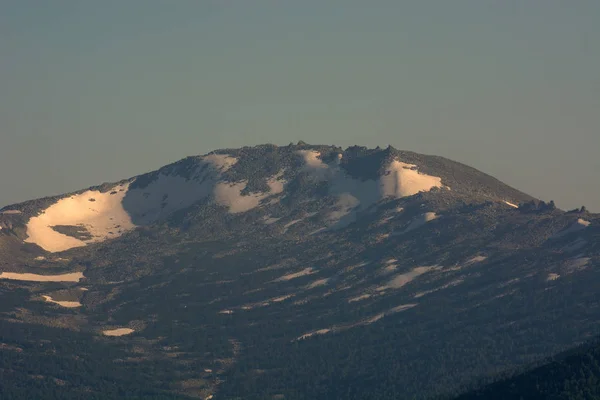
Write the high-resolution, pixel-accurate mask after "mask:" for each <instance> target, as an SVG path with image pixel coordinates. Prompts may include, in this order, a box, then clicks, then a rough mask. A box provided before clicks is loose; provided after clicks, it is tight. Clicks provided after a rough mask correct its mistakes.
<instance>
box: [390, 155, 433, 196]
mask: <svg viewBox="0 0 600 400" xmlns="http://www.w3.org/2000/svg"><path fill="white" fill-rule="evenodd" d="M380 185H381V194H382V195H383V197H388V196H391V197H396V198H401V197H407V196H412V195H414V194H417V193H419V192H428V191H430V190H431V189H433V188H441V187H442V186H443V185H442V179H441V178H439V177H437V176H430V175H426V174H422V173H420V172H419V171H418V170H417V166H416V165H412V164H406V163H403V162H401V161H398V160H394V161H392V163H391V164H390V166H389V167H388V169H387V170H386V171H385V173H384V174H383V176H382V177H381V178H380Z"/></svg>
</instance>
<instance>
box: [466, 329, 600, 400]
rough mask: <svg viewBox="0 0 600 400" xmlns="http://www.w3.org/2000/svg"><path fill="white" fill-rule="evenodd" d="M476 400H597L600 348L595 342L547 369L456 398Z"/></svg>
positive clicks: (537, 370)
mask: <svg viewBox="0 0 600 400" xmlns="http://www.w3.org/2000/svg"><path fill="white" fill-rule="evenodd" d="M475 399H485V400H496V399H497V400H513V399H514V400H520V399H527V400H596V399H600V344H599V342H598V341H594V343H592V344H588V345H585V346H582V347H580V348H577V349H575V350H571V351H569V352H567V353H564V354H562V355H559V356H557V357H555V361H550V362H549V363H548V364H546V365H543V366H540V367H537V368H535V369H533V370H531V371H528V372H525V373H522V374H518V375H516V376H514V377H512V378H509V379H505V380H502V381H500V382H497V383H493V384H491V385H489V386H486V387H484V388H482V389H479V390H476V391H473V392H471V393H468V394H464V395H461V396H459V397H457V398H456V400H475Z"/></svg>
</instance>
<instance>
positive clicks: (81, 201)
mask: <svg viewBox="0 0 600 400" xmlns="http://www.w3.org/2000/svg"><path fill="white" fill-rule="evenodd" d="M128 186H129V184H125V185H122V186H118V187H117V188H116V189H115V191H116V193H115V194H113V195H111V194H110V193H101V192H99V191H97V190H88V191H86V192H84V193H81V194H78V195H73V196H71V197H66V198H63V199H60V200H58V201H57V202H56V203H54V204H53V205H51V206H50V207H48V208H47V209H45V210H44V211H43V212H42V213H41V214H40V215H38V216H36V217H32V218H31V219H30V220H29V221H28V223H27V236H28V237H27V239H25V242H26V243H34V244H37V245H38V246H40V247H41V248H43V249H44V250H46V251H49V252H58V251H64V250H68V249H71V248H74V247H82V246H85V245H86V244H87V243H93V242H100V241H103V240H106V239H109V238H110V237H116V236H118V232H119V231H123V230H130V229H132V228H134V224H133V222H132V221H131V217H130V216H129V214H128V213H127V212H126V211H125V209H124V208H123V205H122V202H123V198H124V197H125V193H126V189H127V187H128ZM120 189H123V191H120ZM58 225H62V226H74V227H77V228H81V229H83V230H85V231H87V232H88V233H89V235H90V236H91V238H90V239H86V240H83V239H78V238H75V237H72V236H68V235H65V234H63V233H60V232H57V231H55V230H54V229H53V228H52V227H54V226H58Z"/></svg>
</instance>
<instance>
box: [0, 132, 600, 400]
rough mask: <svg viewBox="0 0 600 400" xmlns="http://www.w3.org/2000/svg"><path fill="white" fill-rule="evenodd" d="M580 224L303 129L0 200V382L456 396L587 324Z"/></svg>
mask: <svg viewBox="0 0 600 400" xmlns="http://www.w3.org/2000/svg"><path fill="white" fill-rule="evenodd" d="M599 222H600V216H599V215H596V214H591V213H589V212H587V210H585V209H584V208H582V209H578V210H571V211H567V212H565V211H563V210H560V209H557V208H556V207H555V206H554V203H553V202H544V201H541V200H538V199H535V198H533V197H531V196H529V195H527V194H525V193H522V192H520V191H518V190H516V189H513V188H511V187H509V186H507V185H505V184H503V183H502V182H500V181H498V180H497V179H495V178H493V177H491V176H489V175H486V174H484V173H482V172H479V171H477V170H475V169H473V168H471V167H469V166H466V165H464V164H461V163H457V162H454V161H451V160H448V159H445V158H442V157H437V156H427V155H421V154H417V153H413V152H408V151H400V150H397V149H394V148H392V147H388V148H386V149H381V148H376V149H368V148H365V147H359V146H353V147H349V148H347V149H342V148H339V147H335V146H314V145H308V144H305V143H302V142H300V143H298V144H296V145H292V144H290V145H289V146H283V147H277V146H274V145H261V146H256V147H244V148H241V149H224V150H217V151H214V152H211V153H209V154H206V155H203V156H194V157H188V158H185V159H183V160H181V161H178V162H176V163H174V164H170V165H167V166H165V167H163V168H160V169H158V170H156V171H154V172H150V173H148V174H144V175H141V176H137V177H133V178H130V179H125V180H123V181H120V182H116V183H105V184H102V185H100V186H95V187H91V188H88V189H84V190H81V191H78V192H75V193H68V194H65V195H61V196H55V197H48V198H43V199H37V200H32V201H28V202H25V203H21V204H15V205H11V206H7V207H4V208H3V209H1V210H0V227H1V228H2V229H0V271H1V273H0V352H2V358H1V359H2V361H1V363H2V364H1V365H0V373H1V374H2V377H3V379H0V382H1V383H0V395H2V397H3V398H31V396H34V397H36V398H48V399H50V398H61V399H62V398H84V397H85V398H86V399H89V398H102V399H106V398H123V397H125V398H136V397H137V398H209V397H211V396H212V398H214V399H239V398H244V399H336V398H339V399H398V398H401V399H404V398H406V399H413V398H417V399H429V398H435V397H436V396H453V395H457V394H459V393H463V392H465V391H467V390H469V389H472V388H475V387H479V386H481V385H483V384H485V383H488V382H492V381H494V380H497V379H498V377H499V376H506V373H507V371H515V370H519V369H522V368H525V367H527V366H529V365H532V363H538V362H540V360H544V359H546V358H547V357H549V356H552V355H555V354H558V353H559V352H562V351H565V350H566V349H569V348H572V347H573V346H577V345H580V344H582V343H585V342H586V341H588V340H589V339H591V338H593V337H595V336H596V335H598V333H599V328H600V319H598V309H599V308H598V307H599V301H598V296H596V286H597V285H596V282H597V280H598V276H597V274H598V273H597V268H596V267H597V266H598V265H599V260H600V258H599V254H600V246H599V243H600V241H599V240H598V239H599V233H600V230H599V228H598V226H599ZM67 394H68V395H67ZM28 396H29V397H28ZM69 396H70V397H69Z"/></svg>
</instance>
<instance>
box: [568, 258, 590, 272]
mask: <svg viewBox="0 0 600 400" xmlns="http://www.w3.org/2000/svg"><path fill="white" fill-rule="evenodd" d="M590 261H591V258H590V257H576V258H572V259H570V260H568V261H567V265H566V266H567V268H568V269H569V272H573V271H577V270H581V269H584V268H585V267H587V266H588V265H589V263H590Z"/></svg>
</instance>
